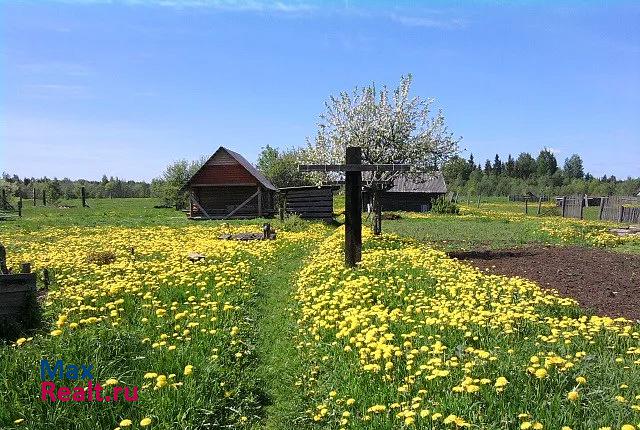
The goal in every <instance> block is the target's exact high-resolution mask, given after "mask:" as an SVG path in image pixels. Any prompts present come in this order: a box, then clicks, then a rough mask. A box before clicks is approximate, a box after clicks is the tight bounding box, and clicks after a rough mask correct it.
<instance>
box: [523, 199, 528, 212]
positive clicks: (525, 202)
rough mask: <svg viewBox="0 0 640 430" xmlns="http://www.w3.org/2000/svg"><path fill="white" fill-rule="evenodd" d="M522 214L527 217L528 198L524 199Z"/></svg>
mask: <svg viewBox="0 0 640 430" xmlns="http://www.w3.org/2000/svg"><path fill="white" fill-rule="evenodd" d="M524 214H525V215H529V198H528V197H525V198H524Z"/></svg>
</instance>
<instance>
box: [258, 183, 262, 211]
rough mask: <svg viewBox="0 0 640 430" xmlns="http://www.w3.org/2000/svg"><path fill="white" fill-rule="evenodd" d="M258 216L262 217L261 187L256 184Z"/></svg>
mask: <svg viewBox="0 0 640 430" xmlns="http://www.w3.org/2000/svg"><path fill="white" fill-rule="evenodd" d="M258 217H262V188H260V185H258Z"/></svg>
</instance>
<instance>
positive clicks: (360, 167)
mask: <svg viewBox="0 0 640 430" xmlns="http://www.w3.org/2000/svg"><path fill="white" fill-rule="evenodd" d="M298 169H299V171H300V172H408V171H409V170H410V169H411V166H410V165H409V164H301V165H299V166H298Z"/></svg>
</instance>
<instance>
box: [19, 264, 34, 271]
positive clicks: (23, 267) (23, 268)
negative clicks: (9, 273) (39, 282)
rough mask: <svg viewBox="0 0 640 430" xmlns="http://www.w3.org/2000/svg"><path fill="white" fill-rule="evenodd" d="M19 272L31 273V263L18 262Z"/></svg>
mask: <svg viewBox="0 0 640 430" xmlns="http://www.w3.org/2000/svg"><path fill="white" fill-rule="evenodd" d="M20 273H31V263H22V264H20Z"/></svg>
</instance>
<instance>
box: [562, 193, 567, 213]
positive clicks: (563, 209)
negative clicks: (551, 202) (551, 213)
mask: <svg viewBox="0 0 640 430" xmlns="http://www.w3.org/2000/svg"><path fill="white" fill-rule="evenodd" d="M566 202H567V196H562V218H564V213H565V206H566V205H565V203H566Z"/></svg>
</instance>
